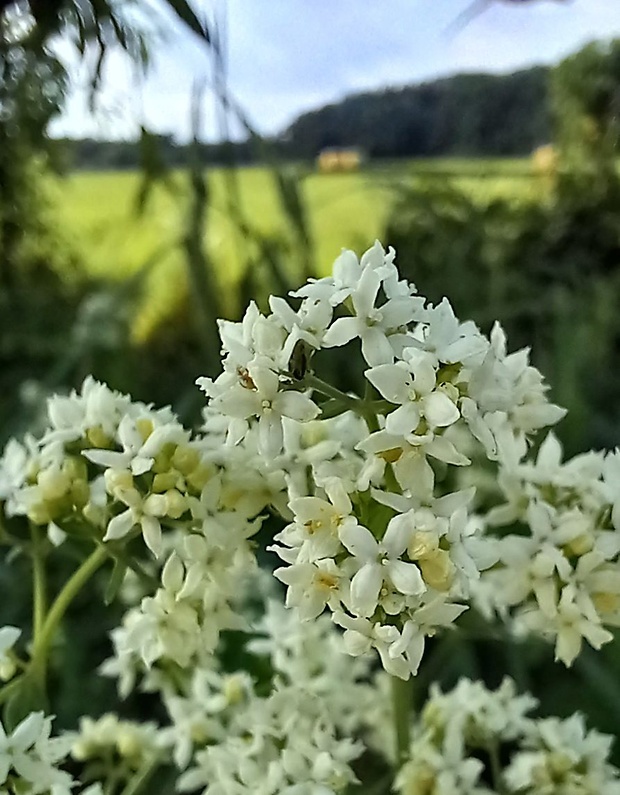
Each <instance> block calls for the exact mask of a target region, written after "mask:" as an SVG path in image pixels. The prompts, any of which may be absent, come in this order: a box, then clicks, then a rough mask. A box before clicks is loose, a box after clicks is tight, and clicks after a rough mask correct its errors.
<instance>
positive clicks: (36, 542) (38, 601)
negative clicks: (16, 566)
mask: <svg viewBox="0 0 620 795" xmlns="http://www.w3.org/2000/svg"><path fill="white" fill-rule="evenodd" d="M30 535H31V537H32V568H33V586H32V601H33V641H34V644H35V645H36V644H37V640H38V638H39V636H40V634H41V630H42V629H43V622H44V621H45V611H46V610H47V581H46V574H45V557H44V554H43V551H42V549H41V531H40V529H39V528H38V527H36V526H35V525H31V526H30Z"/></svg>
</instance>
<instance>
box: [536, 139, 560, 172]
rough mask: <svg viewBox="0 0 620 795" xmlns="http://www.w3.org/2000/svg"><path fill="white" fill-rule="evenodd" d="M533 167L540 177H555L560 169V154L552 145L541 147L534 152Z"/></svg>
mask: <svg viewBox="0 0 620 795" xmlns="http://www.w3.org/2000/svg"><path fill="white" fill-rule="evenodd" d="M532 167H533V170H534V173H535V174H537V175H538V176H539V177H553V176H555V173H556V171H557V169H558V153H557V152H556V150H555V148H554V147H553V146H552V144H546V145H545V146H539V147H538V149H535V150H534V151H533V152H532Z"/></svg>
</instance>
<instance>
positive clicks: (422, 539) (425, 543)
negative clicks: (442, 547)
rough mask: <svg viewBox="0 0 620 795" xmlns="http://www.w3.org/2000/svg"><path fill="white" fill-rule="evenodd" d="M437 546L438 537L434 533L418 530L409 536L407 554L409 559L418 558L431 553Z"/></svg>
mask: <svg viewBox="0 0 620 795" xmlns="http://www.w3.org/2000/svg"><path fill="white" fill-rule="evenodd" d="M438 548H439V539H438V538H437V536H436V534H435V533H428V532H425V531H423V530H418V531H417V532H415V533H414V534H413V535H412V536H411V541H409V546H408V547H407V554H408V555H409V557H410V558H411V560H419V559H420V558H424V557H426V556H427V555H432V554H433V553H434V552H435V551H436V550H437V549H438Z"/></svg>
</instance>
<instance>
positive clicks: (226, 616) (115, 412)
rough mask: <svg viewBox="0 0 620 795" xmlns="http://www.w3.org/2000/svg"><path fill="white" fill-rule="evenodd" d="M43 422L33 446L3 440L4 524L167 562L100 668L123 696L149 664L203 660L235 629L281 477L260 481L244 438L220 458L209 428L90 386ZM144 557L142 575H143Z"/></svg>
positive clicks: (55, 406) (0, 485) (57, 402)
mask: <svg viewBox="0 0 620 795" xmlns="http://www.w3.org/2000/svg"><path fill="white" fill-rule="evenodd" d="M48 420H49V425H48V428H47V429H46V431H45V432H44V434H43V435H42V437H41V438H40V439H38V440H36V439H34V438H29V439H27V440H26V442H24V443H23V444H20V443H18V442H11V443H9V445H8V446H7V448H6V450H5V453H4V456H3V458H2V460H1V461H0V498H2V499H3V500H4V501H5V502H4V510H5V513H6V515H7V517H8V518H9V519H10V520H11V521H15V520H19V517H22V516H25V517H27V519H28V520H29V521H30V522H32V523H34V524H38V525H43V526H47V529H48V534H49V538H50V540H51V541H52V542H53V543H55V544H59V543H62V541H63V540H64V538H66V535H67V534H71V535H72V536H74V537H76V538H78V539H80V540H82V541H84V540H86V541H89V540H90V541H92V540H94V541H95V543H98V544H100V543H103V544H104V548H108V549H109V550H110V556H111V557H112V558H115V559H116V560H119V559H120V560H129V561H131V558H132V556H134V557H136V556H137V558H138V559H140V558H142V557H143V554H142V553H143V551H144V548H143V547H141V545H140V544H138V545H136V544H134V546H133V547H132V549H131V550H127V551H126V550H124V549H123V548H122V547H123V546H124V545H126V544H128V543H131V542H132V541H133V539H136V538H139V537H140V536H142V537H143V539H144V541H145V543H146V546H147V547H148V548H149V549H150V551H151V552H152V553H153V554H154V555H155V556H156V557H157V559H158V560H157V562H156V564H155V565H156V566H158V565H159V564H160V563H163V561H164V559H165V558H166V557H167V559H166V560H165V565H163V569H162V570H161V571H157V570H156V571H157V577H158V580H157V581H158V582H159V583H160V585H159V587H158V588H156V589H155V590H154V591H153V589H151V591H150V593H149V594H148V595H146V596H144V598H143V599H142V600H141V602H140V604H139V605H137V606H135V607H133V608H131V609H130V610H129V611H128V612H127V614H126V616H125V619H124V622H123V625H122V626H121V627H119V628H118V629H117V630H115V632H114V633H113V639H114V643H115V647H116V659H115V660H112V661H110V662H109V663H108V664H107V666H106V671H107V672H108V673H115V674H116V675H119V676H120V677H121V686H122V687H121V689H122V692H123V694H127V693H128V692H129V690H130V689H131V687H132V686H133V682H134V680H135V676H136V673H141V672H144V670H145V669H149V668H150V667H151V666H153V665H154V664H155V663H156V662H158V661H160V660H161V661H162V662H166V661H167V662H171V663H173V664H175V665H178V666H181V667H186V666H188V665H191V664H194V663H198V664H200V663H203V662H204V661H205V659H206V658H207V657H209V656H210V655H211V654H212V653H213V651H214V649H215V647H216V645H217V642H218V638H219V633H220V631H221V630H222V629H232V628H237V629H238V628H241V627H243V626H244V622H243V620H242V619H241V617H240V616H238V615H237V614H236V613H235V612H234V610H233V609H232V607H231V603H232V602H233V601H234V600H235V599H236V598H237V595H238V592H239V582H240V581H243V580H244V579H246V578H247V577H248V576H249V575H250V573H251V572H252V571H253V568H254V566H255V559H254V554H253V552H252V551H251V548H250V545H249V543H248V539H249V537H250V536H252V535H253V534H254V533H255V532H256V531H257V530H258V528H259V527H260V522H261V520H260V518H257V517H258V516H259V514H260V513H261V511H263V510H264V509H265V506H266V505H268V504H269V503H270V502H272V501H274V502H278V501H279V503H280V505H281V507H282V508H283V509H284V507H285V503H283V500H282V497H281V495H282V494H283V493H284V492H283V489H284V488H285V484H284V480H283V475H282V473H281V472H279V473H275V474H273V475H271V476H270V477H268V476H265V475H264V474H263V473H261V467H260V465H259V461H258V460H257V457H258V454H257V452H256V450H255V449H254V448H253V447H252V439H251V438H248V440H247V442H246V443H245V444H244V445H240V446H239V447H237V448H235V449H234V450H230V449H228V450H226V454H225V455H224V454H223V451H222V447H221V444H220V441H221V439H220V435H219V434H218V432H217V427H211V426H212V425H213V422H211V423H210V422H209V421H207V425H206V428H205V431H204V433H202V434H200V435H197V436H194V437H192V436H191V435H190V433H189V431H186V430H185V429H184V428H183V427H182V425H181V424H180V423H179V422H178V420H177V419H176V418H175V416H174V415H173V414H172V412H171V411H170V410H169V409H163V410H158V411H155V410H154V409H152V408H151V407H149V406H146V405H145V404H143V403H134V402H132V401H131V400H130V398H129V397H127V396H125V395H121V394H119V393H116V392H113V391H112V390H110V389H109V388H108V387H107V386H105V385H104V384H100V383H97V382H96V381H94V380H93V379H91V378H87V379H86V381H85V382H84V385H83V387H82V389H81V391H80V392H79V393H75V392H74V393H72V394H71V395H69V396H68V397H58V396H56V397H53V398H51V399H50V401H49V403H48ZM216 425H217V422H216ZM270 478H271V479H270ZM164 552H166V553H167V555H166V556H164ZM149 558H151V556H147V560H146V561H145V562H144V564H140V566H141V568H142V570H144V568H145V567H146V568H147V569H148V568H149V567H150V568H151V569H153V562H152V558H151V560H149ZM121 573H122V571H121ZM2 662H3V660H2V659H0V663H2ZM7 671H8V669H7ZM0 673H1V672H0Z"/></svg>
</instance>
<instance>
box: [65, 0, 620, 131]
mask: <svg viewBox="0 0 620 795" xmlns="http://www.w3.org/2000/svg"><path fill="white" fill-rule="evenodd" d="M150 2H151V3H152V4H153V14H152V15H150V16H149V19H148V20H145V21H146V22H148V24H149V26H153V27H154V28H156V29H157V30H159V31H160V32H161V33H162V34H163V38H162V39H161V40H159V41H158V43H157V46H156V47H154V57H153V63H152V65H151V68H150V70H149V72H148V74H147V75H146V77H145V78H144V79H142V80H137V79H136V75H135V71H136V70H135V67H133V66H132V65H130V64H129V62H128V60H127V59H126V58H123V57H122V56H121V55H120V54H113V55H112V56H111V57H110V59H109V61H108V64H107V67H106V70H105V80H104V87H103V90H102V91H101V92H100V96H99V101H98V107H97V109H96V112H95V113H93V112H92V111H91V110H90V109H89V107H88V101H87V91H86V89H85V83H86V82H87V81H86V78H85V69H84V66H83V65H82V66H81V67H78V66H77V65H76V58H75V55H74V53H73V50H72V48H71V46H70V45H69V43H68V42H64V41H63V42H61V43H60V44H59V52H60V53H61V55H62V56H63V57H64V58H65V59H66V61H67V63H68V64H69V65H70V67H71V73H72V85H73V88H72V90H71V95H70V98H69V102H68V104H67V108H66V111H65V113H64V114H63V115H62V117H61V118H60V119H58V120H57V121H56V122H55V123H54V125H53V128H52V132H53V134H55V135H69V136H73V137H81V136H95V137H100V138H130V137H132V136H135V135H136V134H137V130H139V128H140V125H145V126H147V127H149V129H153V130H155V131H157V132H159V133H163V134H170V135H173V136H174V137H175V138H176V139H177V140H179V141H183V140H186V139H187V138H188V136H189V134H190V129H191V125H190V116H191V111H190V108H191V97H192V86H194V85H195V84H196V83H197V82H205V84H207V85H208V83H209V81H210V80H211V78H212V72H211V60H210V57H209V54H208V52H207V51H206V48H205V47H204V45H203V44H202V43H201V42H200V41H199V40H198V39H197V37H195V36H194V35H193V34H191V33H189V32H187V31H186V30H184V29H183V28H182V26H180V25H179V24H177V22H176V21H175V20H174V19H173V18H172V17H170V16H168V15H166V14H165V13H163V12H161V14H156V13H155V10H156V9H158V8H159V6H158V2H159V0H150ZM471 2H472V0H219V1H218V0H192V5H193V6H194V7H195V8H196V10H197V12H198V13H200V14H202V15H203V16H206V18H209V16H212V15H213V14H214V13H215V14H216V15H217V18H218V21H219V24H220V26H221V28H222V30H223V31H225V35H226V48H225V49H226V53H227V61H228V88H229V91H230V92H231V94H232V95H233V96H234V98H235V100H236V102H237V103H238V105H239V106H240V107H241V108H243V111H244V113H245V115H246V116H247V118H248V119H249V120H250V122H251V123H252V125H253V126H254V127H255V128H256V129H257V130H258V131H259V132H260V133H262V134H265V135H271V134H274V133H278V132H281V131H282V130H284V129H285V128H286V127H287V126H288V124H290V123H291V122H292V121H293V120H294V119H295V118H296V117H297V116H298V115H299V114H300V113H302V112H303V111H306V110H311V109H314V108H317V107H320V106H321V105H324V104H326V103H329V102H334V101H337V100H338V99H340V98H341V97H343V96H345V95H347V94H350V93H354V92H360V91H365V90H374V89H381V88H385V87H387V86H401V85H407V84H411V83H418V82H422V81H425V80H430V79H433V78H435V77H439V76H446V75H450V74H455V73H457V72H463V71H469V72H471V71H485V72H509V71H514V70H515V69H519V68H523V67H527V66H530V65H533V64H541V63H555V62H557V61H558V60H560V59H561V58H562V57H564V56H565V55H567V54H569V53H571V52H573V51H575V50H577V49H578V48H579V47H580V46H582V45H583V44H585V43H586V42H588V41H591V40H592V39H604V38H609V37H613V36H620V0H534V2H528V3H522V4H516V3H510V2H507V0H488V2H487V7H486V8H485V10H484V11H483V12H482V13H480V14H479V15H478V16H475V17H474V18H473V19H471V20H470V21H469V22H468V23H467V24H466V25H464V26H462V27H458V28H457V27H455V26H454V24H453V23H454V22H455V20H457V19H458V18H459V15H460V14H461V13H462V12H463V11H464V10H465V9H467V8H468V7H469V6H470V4H471ZM474 2H478V3H479V4H480V5H481V6H482V5H484V4H485V0H474ZM154 20H156V22H154ZM202 107H203V111H202V114H201V116H202V129H201V137H202V138H203V139H206V140H217V139H218V138H219V137H221V130H222V127H221V125H220V124H218V118H219V117H218V114H217V112H216V109H215V103H214V100H213V98H212V97H210V96H209V95H208V94H205V95H204V97H203V103H202ZM388 123H389V122H388ZM230 129H231V130H232V133H233V135H234V136H235V137H240V136H241V128H240V127H239V125H235V122H234V120H232V121H231V127H230Z"/></svg>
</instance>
